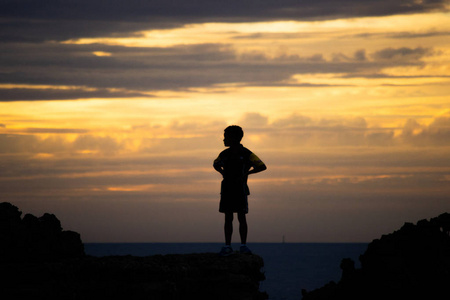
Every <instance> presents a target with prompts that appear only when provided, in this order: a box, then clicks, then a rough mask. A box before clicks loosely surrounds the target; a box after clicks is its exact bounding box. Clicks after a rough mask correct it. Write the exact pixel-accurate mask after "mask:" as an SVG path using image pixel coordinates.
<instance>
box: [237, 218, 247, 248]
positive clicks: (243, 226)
mask: <svg viewBox="0 0 450 300" xmlns="http://www.w3.org/2000/svg"><path fill="white" fill-rule="evenodd" d="M238 220H239V234H240V235H241V244H243V245H245V244H246V243H247V232H248V227H247V218H246V217H245V213H238Z"/></svg>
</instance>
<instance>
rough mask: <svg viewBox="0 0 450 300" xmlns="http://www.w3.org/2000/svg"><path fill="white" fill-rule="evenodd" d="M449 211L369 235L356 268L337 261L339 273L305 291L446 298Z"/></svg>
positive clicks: (310, 295) (312, 298)
mask: <svg viewBox="0 0 450 300" xmlns="http://www.w3.org/2000/svg"><path fill="white" fill-rule="evenodd" d="M449 231H450V214H448V213H444V214H441V215H440V216H438V217H436V218H432V219H431V220H429V221H428V220H421V221H419V222H417V224H416V225H414V224H412V223H405V224H404V226H403V227H402V228H400V229H399V230H397V231H395V232H393V233H391V234H388V235H383V236H382V237H381V238H380V239H376V240H374V241H372V242H371V243H370V244H369V245H368V248H367V250H366V252H365V253H364V254H362V255H361V256H360V262H361V268H360V269H355V264H354V262H353V261H352V260H350V259H344V260H342V262H341V269H342V277H341V280H340V281H339V282H338V283H335V282H330V283H328V284H327V285H325V286H324V287H322V288H319V289H317V290H313V291H310V292H307V291H304V290H303V291H302V294H303V300H316V299H321V300H325V299H408V300H411V299H448V298H450V291H449V290H448V283H449V282H450V236H449Z"/></svg>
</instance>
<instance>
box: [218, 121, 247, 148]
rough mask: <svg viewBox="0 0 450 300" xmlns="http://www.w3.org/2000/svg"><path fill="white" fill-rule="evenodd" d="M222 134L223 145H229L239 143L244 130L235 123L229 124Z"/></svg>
mask: <svg viewBox="0 0 450 300" xmlns="http://www.w3.org/2000/svg"><path fill="white" fill-rule="evenodd" d="M223 135H224V137H225V139H224V140H223V141H224V143H225V146H231V145H236V144H239V143H240V142H241V140H242V137H243V136H244V131H243V130H242V128H241V127H239V126H237V125H231V126H228V127H227V128H225V132H224V134H223Z"/></svg>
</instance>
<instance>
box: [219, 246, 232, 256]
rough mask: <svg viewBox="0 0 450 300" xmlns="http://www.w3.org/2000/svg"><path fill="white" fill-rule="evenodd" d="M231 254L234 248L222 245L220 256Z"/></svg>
mask: <svg viewBox="0 0 450 300" xmlns="http://www.w3.org/2000/svg"><path fill="white" fill-rule="evenodd" d="M231 254H233V249H232V248H231V247H227V246H225V247H222V249H221V250H220V252H219V255H220V256H230V255H231Z"/></svg>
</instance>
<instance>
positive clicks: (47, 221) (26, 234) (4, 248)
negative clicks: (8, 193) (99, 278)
mask: <svg viewBox="0 0 450 300" xmlns="http://www.w3.org/2000/svg"><path fill="white" fill-rule="evenodd" d="M21 215H22V212H21V211H19V209H18V208H17V207H15V206H14V205H12V204H10V203H7V202H3V203H0V241H1V247H0V261H11V260H20V261H23V260H53V259H60V258H69V257H71V258H73V257H81V256H84V255H85V253H84V246H83V243H82V241H81V237H80V235H79V234H78V233H76V232H73V231H63V230H62V227H61V222H60V221H59V220H58V218H56V216H55V215H53V214H48V213H45V214H44V215H43V216H41V217H40V218H37V217H35V216H33V215H31V214H26V215H25V216H24V217H23V219H21V218H20V216H21Z"/></svg>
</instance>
